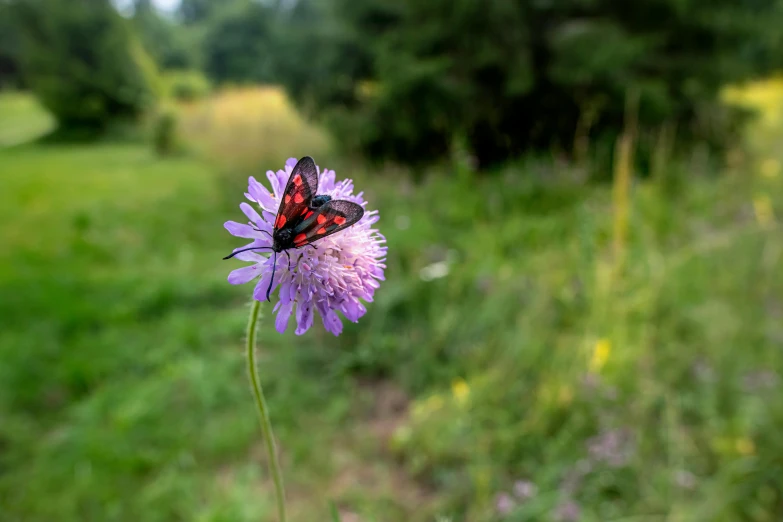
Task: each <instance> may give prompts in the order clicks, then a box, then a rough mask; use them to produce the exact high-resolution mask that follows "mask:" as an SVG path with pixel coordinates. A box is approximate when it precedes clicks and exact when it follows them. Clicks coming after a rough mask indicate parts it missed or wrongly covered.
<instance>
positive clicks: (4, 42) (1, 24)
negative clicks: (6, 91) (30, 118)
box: [0, 0, 22, 88]
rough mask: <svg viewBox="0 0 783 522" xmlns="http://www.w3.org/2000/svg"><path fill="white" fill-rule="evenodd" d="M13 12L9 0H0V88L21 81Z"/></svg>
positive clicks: (17, 29)
mask: <svg viewBox="0 0 783 522" xmlns="http://www.w3.org/2000/svg"><path fill="white" fill-rule="evenodd" d="M14 14H15V13H14V11H13V3H12V2H11V0H0V88H3V87H16V86H18V85H19V84H20V83H21V81H22V79H21V71H20V65H19V53H20V46H19V39H20V37H21V36H20V34H19V28H18V27H17V25H16V18H15V16H14Z"/></svg>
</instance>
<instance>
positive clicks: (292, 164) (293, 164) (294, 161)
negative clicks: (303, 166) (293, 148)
mask: <svg viewBox="0 0 783 522" xmlns="http://www.w3.org/2000/svg"><path fill="white" fill-rule="evenodd" d="M298 162H299V160H298V159H296V158H288V159H287V160H285V166H286V167H291V168H292V169H293V168H294V167H296V164H297V163H298Z"/></svg>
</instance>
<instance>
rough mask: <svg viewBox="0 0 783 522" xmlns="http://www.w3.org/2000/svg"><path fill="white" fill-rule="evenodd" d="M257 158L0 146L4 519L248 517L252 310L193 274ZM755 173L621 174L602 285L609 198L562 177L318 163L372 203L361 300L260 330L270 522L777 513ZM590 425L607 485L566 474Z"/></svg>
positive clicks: (762, 233)
mask: <svg viewBox="0 0 783 522" xmlns="http://www.w3.org/2000/svg"><path fill="white" fill-rule="evenodd" d="M243 96H248V94H247V93H244V94H243ZM183 118H187V115H183ZM222 124H223V125H225V122H223V123H222ZM188 125H189V123H188V122H187V121H185V122H184V126H185V129H186V130H187V129H191V130H192V128H193V127H188ZM297 125H299V124H297ZM308 132H310V131H308ZM296 133H297V135H302V132H301V129H300V128H299V127H297V130H296ZM205 134H206V135H209V132H206V133H205ZM308 135H309V136H314V134H308ZM308 139H309V138H308ZM314 140H315V141H313V143H317V144H320V143H322V142H321V141H320V138H317V139H315V138H314ZM14 141H16V140H14ZM309 144H310V142H295V140H294V139H293V138H292V143H291V148H292V150H293V151H294V152H292V153H291V155H298V154H299V152H298V151H299V150H300V149H301V150H302V152H301V153H302V154H304V153H307V151H306V149H307V148H308V146H309ZM199 150H200V151H202V152H201V153H202V154H203V150H207V151H209V150H210V149H209V147H205V148H203V149H199ZM773 152H774V151H773ZM239 154H244V155H245V156H243V157H241V158H237V157H236V156H237V155H239ZM268 154H273V155H279V154H281V152H280V151H274V152H268V151H261V152H259V150H258V149H256V148H253V147H245V148H243V149H242V150H238V149H237V150H234V151H232V154H231V155H232V163H231V165H230V167H228V168H225V167H223V166H222V165H223V164H222V163H221V161H220V158H219V157H218V158H216V157H207V158H204V157H203V156H200V155H194V156H182V157H174V158H166V159H159V158H157V157H155V156H154V155H153V153H152V152H151V148H150V147H146V146H144V145H141V144H123V145H118V144H107V143H104V144H97V145H81V146H70V147H65V146H55V145H38V144H27V145H21V146H17V147H13V148H7V149H0V172H2V174H1V175H0V238H1V239H2V241H3V245H4V248H3V250H2V252H1V253H0V295H1V296H2V299H0V418H2V419H3V422H2V423H0V448H2V451H0V505H2V506H3V510H4V513H5V516H6V517H8V519H9V520H25V521H28V520H30V521H38V520H40V521H44V520H62V521H76V520H80V521H81V520H102V521H103V520H144V521H153V522H154V521H156V520H160V521H164V520H167V521H168V520H199V521H224V520H225V521H242V520H248V521H249V520H259V519H262V520H266V519H271V517H272V512H273V511H272V506H271V505H270V502H269V501H270V499H271V498H272V496H271V484H270V483H269V480H268V478H267V477H266V476H265V467H264V466H263V457H262V455H263V453H262V451H260V448H259V444H260V439H259V433H258V428H257V422H256V418H255V413H254V411H253V409H252V401H251V396H250V394H249V389H248V386H247V384H246V375H245V369H244V366H243V364H244V360H243V353H242V346H241V345H242V335H243V328H244V323H245V321H246V311H247V307H246V302H247V299H248V298H249V294H250V288H249V287H248V288H236V287H231V286H230V285H228V284H227V283H226V282H225V276H226V274H227V272H228V271H229V269H230V268H232V267H234V266H236V264H235V263H234V264H232V263H229V262H222V261H220V257H222V255H224V254H225V252H227V251H229V250H230V248H232V247H234V246H236V243H235V241H234V240H233V239H232V238H231V237H230V236H229V235H228V234H227V233H225V231H224V230H223V229H222V223H223V222H224V221H225V220H227V219H238V218H239V217H240V213H239V210H238V208H237V205H238V203H239V201H240V199H241V196H242V184H243V183H244V179H245V175H246V174H247V172H246V171H245V170H242V169H241V168H240V167H238V165H240V166H242V167H247V168H249V166H251V165H261V167H260V168H263V169H266V168H271V169H276V168H279V165H278V164H276V163H272V161H273V160H266V159H265V156H266V155H268ZM316 159H318V158H316ZM780 159H781V158H780V157H778V156H765V157H760V158H756V157H753V158H750V157H747V158H742V159H741V160H740V161H739V162H738V163H736V164H735V165H734V166H733V168H732V169H731V170H730V171H728V172H723V173H720V174H721V175H720V176H717V177H716V176H712V175H710V176H701V175H698V174H689V173H693V172H697V168H696V166H695V165H691V164H688V163H685V164H671V165H668V168H669V169H670V170H671V171H672V172H674V171H675V170H676V172H678V173H685V174H682V175H681V179H680V180H679V182H678V184H677V185H675V186H670V185H669V183H670V182H671V178H670V177H663V178H661V179H648V180H644V181H637V183H636V184H635V185H634V187H633V190H632V191H631V193H630V195H629V207H630V209H631V213H630V221H629V234H628V239H627V243H626V244H625V247H624V248H625V262H624V263H623V265H622V266H619V265H618V264H617V262H616V260H615V259H614V258H613V256H612V229H613V215H612V198H611V190H610V188H609V187H604V186H600V185H589V184H583V183H578V182H574V181H573V179H574V177H575V176H573V175H572V174H573V173H572V172H571V171H570V170H569V168H567V167H564V166H561V165H557V164H555V163H553V162H549V161H534V160H529V161H527V162H523V163H520V164H516V165H509V166H508V167H507V168H506V169H505V170H504V171H500V172H497V173H494V174H493V175H492V176H488V177H485V178H473V177H471V176H470V175H467V174H466V175H463V173H461V172H459V171H458V172H454V171H451V172H450V171H448V170H446V169H445V168H444V169H443V170H442V171H433V172H431V173H429V174H428V175H427V176H425V177H424V178H423V179H422V180H421V181H417V182H416V181H414V180H413V178H412V177H411V176H410V175H409V174H408V173H401V172H393V171H381V172H372V171H367V170H363V169H356V168H355V167H354V168H353V169H352V168H351V167H352V166H351V164H350V163H348V162H345V161H343V162H342V163H340V162H339V160H338V163H337V166H338V175H339V176H350V177H353V178H355V179H356V182H357V186H358V187H361V189H363V190H365V192H366V193H367V199H368V200H370V201H371V204H372V205H373V206H377V207H378V208H379V209H380V210H381V213H382V220H381V222H380V223H379V226H380V227H381V230H382V231H383V232H384V234H385V235H386V236H387V238H388V241H389V260H388V265H389V270H388V272H387V276H388V280H387V281H386V283H385V284H384V286H383V287H382V288H381V290H380V291H379V292H378V294H377V300H376V302H375V303H373V304H372V305H370V306H369V307H368V308H369V312H368V314H367V316H366V317H365V318H363V320H362V321H361V322H360V323H359V324H358V325H353V324H349V325H347V328H346V331H345V332H344V334H343V335H342V336H341V337H339V338H336V339H335V338H332V337H331V336H329V335H327V334H324V332H323V331H322V329H321V328H320V325H316V327H315V328H314V330H313V331H311V332H309V333H308V334H307V335H305V336H303V337H295V336H293V335H292V334H290V333H289V334H286V335H285V336H280V335H277V334H276V333H274V332H273V331H272V329H271V327H269V320H268V319H265V320H264V322H263V323H262V328H261V339H260V345H261V361H260V364H261V375H262V379H263V380H264V384H265V386H266V388H267V390H268V393H269V399H270V407H271V410H272V417H273V422H274V423H275V429H276V433H277V435H278V438H279V439H280V441H281V446H282V451H283V465H284V468H285V474H286V477H287V479H288V486H289V499H290V504H291V512H292V520H302V521H305V520H306V521H311V520H325V519H326V518H327V516H328V512H329V511H328V501H329V500H330V499H335V500H336V502H337V505H338V507H339V508H340V511H341V512H342V513H343V516H344V518H345V519H346V520H349V519H350V516H351V514H356V515H358V516H360V517H361V518H360V519H361V520H377V521H386V520H389V521H396V520H402V519H405V518H408V519H410V520H415V521H425V520H427V521H429V520H433V519H434V517H435V515H436V514H440V515H443V516H447V517H450V518H451V519H452V520H454V521H458V520H465V521H471V522H472V521H479V520H486V521H490V520H496V519H497V518H498V514H497V512H496V506H495V502H496V500H495V499H496V496H497V494H498V493H501V492H504V491H509V492H510V491H511V489H512V486H513V483H514V482H515V481H517V480H522V479H524V480H531V481H533V482H534V483H535V484H536V485H537V487H538V494H537V495H536V496H535V497H534V498H533V499H531V500H529V501H527V502H524V503H523V502H520V503H518V505H516V507H515V510H514V511H513V512H512V513H510V514H508V515H507V516H506V518H504V520H513V521H522V520H553V515H552V513H553V512H554V511H555V510H556V509H557V506H558V505H560V504H562V503H563V502H564V501H565V500H567V499H570V498H573V499H574V500H575V501H576V502H578V503H579V504H580V505H581V507H582V513H583V517H584V520H589V521H599V520H600V521H603V520H612V519H615V518H618V517H621V516H631V515H635V516H636V517H638V520H662V519H671V520H716V521H723V520H725V521H730V520H731V521H733V520H753V521H773V520H778V519H779V518H780V516H781V508H780V506H781V505H783V495H782V494H781V492H783V473H782V471H783V470H782V469H781V468H783V443H781V440H780V438H779V437H778V436H777V429H778V428H779V426H780V425H781V422H783V399H782V398H781V395H780V393H779V391H780V387H779V386H780V375H781V371H782V370H783V353H782V352H781V350H780V347H781V345H783V330H782V329H781V325H783V271H781V270H780V268H781V266H783V237H782V236H781V233H780V232H781V229H780V226H779V224H778V223H777V221H776V219H777V217H776V215H777V216H780V214H781V209H783V190H781V188H783V187H781V183H783V180H782V179H781V177H780V175H773V176H768V175H766V174H764V173H763V172H761V173H760V172H758V165H759V164H769V161H778V162H779V161H780ZM274 161H279V159H278V158H277V157H275V158H274ZM319 163H321V165H322V166H329V167H332V165H325V164H324V162H323V161H322V160H319ZM520 170H522V171H524V172H525V175H524V176H522V175H519V171H520ZM251 173H252V174H254V175H256V177H258V176H259V172H258V171H256V170H255V169H254V170H252V171H251ZM764 198H766V199H764ZM765 200H766V201H767V203H766V204H764V203H761V207H765V205H766V206H767V207H769V209H770V210H771V211H772V217H771V218H770V217H769V216H768V217H767V218H766V219H765V218H764V217H763V215H764V212H763V211H762V212H761V214H760V213H759V210H758V209H759V205H760V204H759V201H765ZM754 203H755V204H754ZM596 346H602V347H603V348H602V349H601V350H602V353H599V354H596V353H595V349H596ZM613 432H622V433H626V432H627V433H629V434H630V435H628V436H627V437H625V438H623V439H622V440H624V441H625V440H626V438H627V440H628V441H630V442H627V443H624V444H625V445H626V446H627V447H625V446H623V447H610V448H608V449H606V448H604V449H605V451H604V453H606V452H609V453H612V452H614V453H616V454H618V455H619V456H620V457H622V462H621V463H619V465H618V463H617V462H613V461H612V460H611V459H610V458H608V457H607V458H603V457H601V453H600V452H598V453H596V452H595V451H592V452H591V448H593V449H595V446H601V445H602V444H603V446H607V445H609V446H611V444H609V443H608V442H606V440H609V439H611V440H614V439H612V438H611V437H610V436H608V435H607V434H608V433H613ZM601 441H603V442H601ZM611 456H612V455H610V457H611ZM618 458H619V457H618ZM585 463H588V464H589V465H590V470H589V471H584V469H585ZM572 483H575V484H576V485H573V484H572Z"/></svg>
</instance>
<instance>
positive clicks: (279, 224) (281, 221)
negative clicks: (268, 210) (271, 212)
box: [275, 214, 287, 228]
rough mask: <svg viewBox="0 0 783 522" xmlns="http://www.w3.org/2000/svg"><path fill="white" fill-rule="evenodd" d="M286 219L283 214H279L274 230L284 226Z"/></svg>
mask: <svg viewBox="0 0 783 522" xmlns="http://www.w3.org/2000/svg"><path fill="white" fill-rule="evenodd" d="M286 221H287V220H286V218H285V216H284V215H283V214H280V215H279V216H277V221H275V228H283V227H284V226H285V222H286Z"/></svg>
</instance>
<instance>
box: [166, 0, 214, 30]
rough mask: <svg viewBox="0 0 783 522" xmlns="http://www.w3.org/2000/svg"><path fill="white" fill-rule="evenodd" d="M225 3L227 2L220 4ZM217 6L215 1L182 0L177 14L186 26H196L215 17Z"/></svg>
mask: <svg viewBox="0 0 783 522" xmlns="http://www.w3.org/2000/svg"><path fill="white" fill-rule="evenodd" d="M225 3H226V0H223V1H221V2H220V4H225ZM217 5H218V2H215V0H181V2H180V4H179V8H178V9H177V14H178V15H179V18H180V19H181V20H182V21H183V22H184V23H185V24H196V23H199V22H204V21H205V20H207V19H209V18H210V17H211V16H213V15H214V13H215V12H216V10H215V7H216V6H217Z"/></svg>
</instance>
